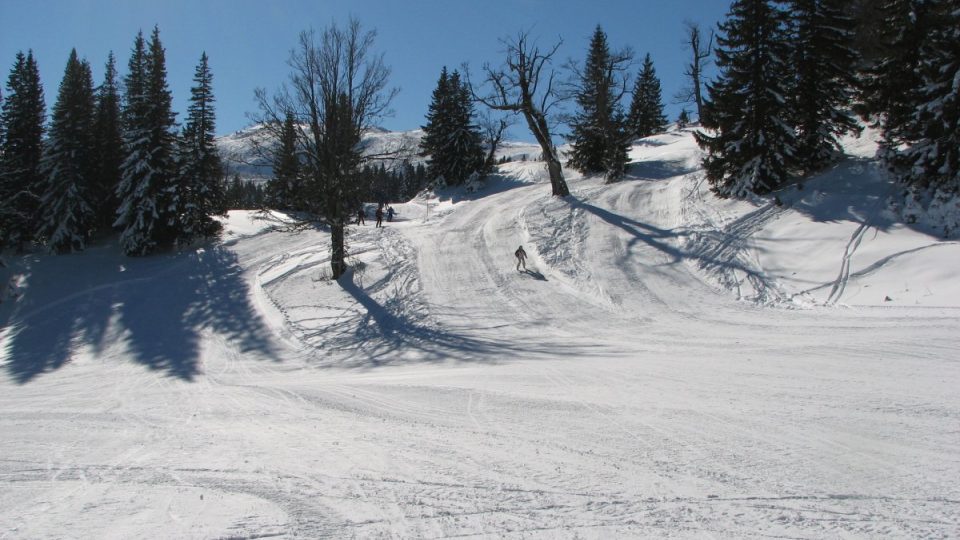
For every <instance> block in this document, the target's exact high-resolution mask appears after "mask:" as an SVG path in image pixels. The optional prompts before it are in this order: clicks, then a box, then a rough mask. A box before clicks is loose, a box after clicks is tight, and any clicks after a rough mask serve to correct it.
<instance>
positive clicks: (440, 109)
mask: <svg viewBox="0 0 960 540" xmlns="http://www.w3.org/2000/svg"><path fill="white" fill-rule="evenodd" d="M450 94H451V92H450V75H449V73H448V72H447V66H443V68H442V69H441V70H440V78H439V79H437V86H436V88H434V89H433V94H432V95H431V97H430V105H429V106H428V107H427V123H426V124H424V125H423V126H421V128H422V129H423V137H422V138H421V139H420V155H421V156H424V157H426V158H427V174H428V175H429V177H430V178H436V177H438V176H442V175H443V174H444V171H445V170H446V169H447V164H446V162H445V159H446V158H447V155H446V153H445V152H444V151H443V148H444V143H445V142H446V140H447V139H448V138H449V133H450V130H451V128H450V126H449V120H450V119H449V113H448V110H449V103H450Z"/></svg>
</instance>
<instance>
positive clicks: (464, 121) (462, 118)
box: [445, 70, 484, 185]
mask: <svg viewBox="0 0 960 540" xmlns="http://www.w3.org/2000/svg"><path fill="white" fill-rule="evenodd" d="M450 91H451V98H452V99H451V102H450V105H451V108H450V116H451V132H450V135H449V139H448V140H447V144H446V151H447V152H448V153H449V155H450V157H451V159H450V161H449V168H448V173H447V174H445V176H446V177H447V180H448V181H449V182H450V183H452V184H455V185H460V184H462V183H464V182H465V181H466V179H467V178H468V177H469V176H470V175H471V174H473V173H474V172H477V171H479V170H480V169H481V168H483V159H484V155H483V144H482V136H481V135H480V128H479V126H477V124H476V122H475V121H474V116H475V113H474V109H473V101H472V100H471V98H470V89H469V88H468V87H467V85H466V84H464V82H463V81H462V80H461V79H460V73H458V72H457V71H456V70H454V72H453V74H451V75H450Z"/></svg>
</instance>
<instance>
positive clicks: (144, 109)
mask: <svg viewBox="0 0 960 540" xmlns="http://www.w3.org/2000/svg"><path fill="white" fill-rule="evenodd" d="M165 64H166V62H165V54H164V50H163V46H162V45H161V43H160V31H159V29H158V28H156V27H155V28H154V30H153V35H152V36H151V40H150V45H149V49H147V48H146V45H145V43H144V39H143V34H142V33H140V34H138V35H137V39H136V41H135V43H134V50H133V54H132V55H131V57H130V63H129V70H130V71H129V73H128V74H127V77H126V79H125V82H126V100H125V101H126V103H125V110H124V124H125V125H124V134H123V138H124V149H125V154H126V156H125V159H124V162H123V165H122V166H121V172H122V180H121V183H120V186H119V188H118V192H117V195H118V197H119V198H120V208H119V210H118V218H117V221H116V222H115V225H116V226H117V227H119V228H120V229H121V230H122V232H121V233H120V246H121V248H122V249H123V250H124V252H125V253H127V254H128V255H145V254H147V253H150V252H151V251H154V250H155V249H157V248H158V247H160V246H163V245H168V244H170V243H172V242H173V240H174V239H175V236H176V234H175V233H176V229H175V225H176V210H177V208H178V205H179V201H178V199H177V195H178V194H177V184H176V174H175V173H176V167H175V163H174V150H175V143H176V135H175V132H174V118H175V117H174V113H173V112H172V110H171V107H172V105H171V101H172V98H171V95H170V91H169V90H168V88H167V78H166V77H167V73H166V66H165Z"/></svg>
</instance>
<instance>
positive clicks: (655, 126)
mask: <svg viewBox="0 0 960 540" xmlns="http://www.w3.org/2000/svg"><path fill="white" fill-rule="evenodd" d="M629 122H630V135H631V136H632V137H637V138H642V137H649V136H650V135H654V134H657V133H663V131H664V130H665V129H666V127H667V117H666V116H664V114H663V100H662V97H661V92H660V79H658V78H657V73H656V71H655V70H654V69H653V60H651V59H650V55H649V54H647V56H646V57H645V58H644V59H643V68H642V69H641V71H640V74H639V75H637V82H636V83H635V84H634V86H633V100H632V101H631V103H630V116H629Z"/></svg>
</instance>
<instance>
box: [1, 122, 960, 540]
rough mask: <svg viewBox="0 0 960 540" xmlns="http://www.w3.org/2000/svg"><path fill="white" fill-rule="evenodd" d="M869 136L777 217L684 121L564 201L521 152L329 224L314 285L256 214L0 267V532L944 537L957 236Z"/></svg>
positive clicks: (303, 254)
mask: <svg viewBox="0 0 960 540" xmlns="http://www.w3.org/2000/svg"><path fill="white" fill-rule="evenodd" d="M869 146H870V143H869V141H855V142H852V144H851V148H854V147H857V148H860V149H861V150H862V151H859V150H858V152H860V154H861V155H859V156H857V155H855V156H852V157H851V158H850V159H848V160H846V161H844V162H843V163H841V164H839V165H838V166H837V167H836V168H834V169H833V170H830V171H828V172H826V173H825V174H824V175H822V177H819V178H816V179H813V180H812V181H809V182H807V183H806V185H805V186H804V189H803V190H802V191H797V190H788V191H785V192H783V193H779V194H776V195H777V196H778V197H779V200H780V202H781V203H782V204H781V205H777V204H775V199H774V196H771V197H769V198H763V199H757V200H755V201H750V202H742V201H741V202H736V201H721V200H717V199H716V198H714V197H713V196H712V194H711V193H710V192H709V190H708V189H707V186H706V184H705V182H704V181H703V179H702V175H701V173H700V171H699V170H698V167H699V164H698V163H699V160H698V154H697V149H696V147H695V145H694V144H693V143H692V141H691V138H690V136H689V133H677V132H671V133H668V134H665V135H662V136H658V137H654V138H650V139H645V140H643V141H640V142H638V144H637V145H635V147H634V149H633V153H632V157H633V160H634V162H633V164H632V165H631V168H630V173H631V178H629V179H628V180H626V181H624V182H621V183H618V184H614V185H604V184H603V183H602V181H601V180H600V179H597V178H582V177H579V176H577V175H575V174H571V173H569V171H568V173H567V174H568V180H569V182H570V187H571V191H572V195H571V196H570V197H568V198H566V199H562V200H561V199H556V198H553V197H551V196H550V195H549V192H550V189H549V183H548V182H547V178H546V172H545V170H544V169H543V164H542V163H538V162H534V161H519V160H518V161H514V162H511V163H507V164H504V165H502V166H501V174H500V176H498V177H496V178H493V179H490V180H489V181H488V183H487V186H486V188H485V189H484V190H483V191H482V192H480V193H465V192H464V191H463V190H458V189H452V190H449V191H445V192H443V193H440V194H437V195H433V194H424V195H422V196H421V197H418V198H417V199H414V200H413V201H411V202H409V203H407V204H403V205H395V208H396V209H397V210H398V214H397V219H396V220H395V221H394V222H392V223H387V224H386V226H385V227H383V228H375V227H373V226H372V225H367V226H362V227H355V228H352V229H351V231H350V233H349V236H348V245H349V248H350V253H351V264H352V265H353V271H352V272H351V273H350V274H349V275H348V276H347V277H346V278H344V279H342V280H341V281H340V282H330V281H329V280H327V279H325V275H326V272H327V267H328V262H329V253H328V250H327V237H326V234H325V233H324V232H323V231H315V230H311V231H302V232H299V233H294V232H287V231H285V230H283V217H282V216H277V215H271V216H262V215H259V214H256V213H249V212H235V213H232V214H231V216H230V218H229V220H228V222H227V234H226V235H225V237H224V239H223V240H222V241H221V242H217V243H212V244H210V245H208V246H205V247H203V248H202V249H197V250H190V251H184V252H181V253H176V254H167V255H163V256H157V257H150V258H142V259H127V258H123V257H121V256H120V255H119V253H118V250H117V249H116V248H115V247H113V246H102V247H99V248H96V249H92V250H89V251H88V252H86V253H84V254H81V255H75V256H64V257H51V256H42V255H30V256H24V257H8V258H7V263H8V264H9V265H10V267H11V268H9V269H5V270H4V269H0V270H2V271H4V272H7V273H6V274H3V277H4V278H7V277H9V276H10V275H11V274H13V275H15V276H17V280H18V281H17V288H18V289H19V291H18V292H19V294H21V295H22V296H20V297H19V298H18V299H16V300H11V299H5V300H4V303H3V304H0V325H2V326H0V363H2V368H3V369H4V370H5V377H4V379H3V380H2V381H0V433H2V434H3V436H2V437H0V537H4V536H9V537H17V538H20V537H27V538H33V537H60V536H71V537H72V536H77V537H168V538H182V537H208V538H217V537H265V536H271V537H362V538H368V537H418V538H419V537H446V536H477V537H489V538H494V537H496V538H501V537H507V538H611V537H638V538H667V537H679V538H700V537H711V538H767V537H771V536H772V537H795V538H833V537H844V538H848V537H852V538H877V537H884V538H886V537H898V538H944V537H956V536H960V507H958V505H957V503H956V501H957V500H960V487H958V483H957V482H956V479H957V478H960V456H958V454H957V452H956V448H957V446H958V444H960V431H958V430H957V427H956V426H957V425H958V421H960V394H958V392H957V390H956V389H957V388H958V387H960V364H958V363H957V361H956V358H960V293H958V289H957V286H956V284H955V282H956V279H955V278H953V277H952V276H950V275H949V274H948V273H947V272H948V271H949V270H950V269H955V268H956V267H957V262H958V261H960V246H958V245H957V244H956V242H954V241H951V240H943V239H940V238H938V237H937V236H936V234H933V231H925V230H923V229H921V228H919V227H917V226H912V225H911V226H905V225H903V224H901V223H897V222H896V221H895V220H893V219H892V216H889V215H887V214H886V213H885V212H884V211H883V204H882V199H883V197H884V194H885V193H886V192H887V191H888V190H889V189H890V185H889V184H885V183H884V182H883V181H882V176H881V175H880V174H879V173H878V172H877V171H876V170H875V169H874V168H873V165H872V163H871V162H870V161H869V159H867V158H865V157H863V156H866V155H868V154H869ZM532 151H533V150H532V149H531V152H532ZM518 153H521V152H519V151H518ZM530 157H535V156H530ZM368 223H369V222H368ZM519 244H522V245H523V246H524V247H525V248H526V251H527V253H529V255H530V259H529V261H528V268H527V271H525V272H520V271H517V270H516V269H515V264H516V261H515V260H514V259H513V255H512V254H513V251H514V250H515V249H516V247H517V245H519ZM887 298H889V300H888V299H887Z"/></svg>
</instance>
